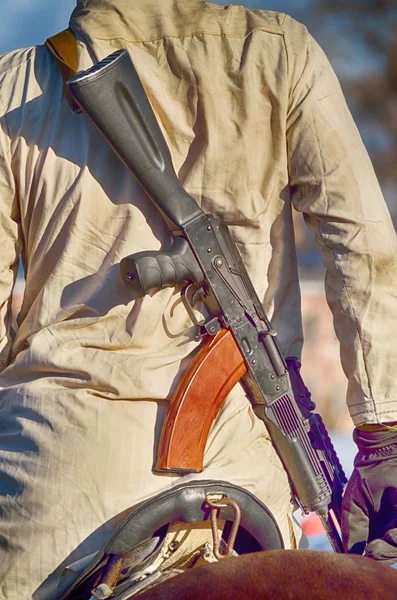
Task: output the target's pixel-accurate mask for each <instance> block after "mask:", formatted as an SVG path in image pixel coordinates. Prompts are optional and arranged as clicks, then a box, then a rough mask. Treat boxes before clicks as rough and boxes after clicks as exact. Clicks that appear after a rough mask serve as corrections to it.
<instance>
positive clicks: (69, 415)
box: [0, 0, 397, 600]
mask: <svg viewBox="0 0 397 600" xmlns="http://www.w3.org/2000/svg"><path fill="white" fill-rule="evenodd" d="M70 26H71V28H72V30H73V32H74V33H75V35H76V37H77V39H78V49H79V69H85V68H88V67H89V66H90V65H92V64H93V62H95V61H97V60H99V59H102V58H103V57H105V56H106V55H108V54H109V53H110V52H112V51H113V50H115V49H118V48H122V47H124V48H127V49H128V51H129V52H130V54H131V57H132V59H133V62H134V64H135V66H136V68H137V71H138V73H139V76H140V78H141V80H142V82H143V85H144V87H145V90H146V92H147V94H148V96H149V98H150V101H151V104H152V106H153V108H154V111H155V113H156V116H157V119H158V121H159V124H160V127H161V129H162V131H163V133H164V135H165V138H166V140H167V143H168V145H169V147H170V150H171V154H172V158H173V162H174V166H175V168H176V171H177V173H178V175H179V177H180V180H181V181H182V183H183V185H184V186H185V188H186V189H187V191H188V192H189V193H190V194H191V195H193V197H194V198H195V199H196V200H197V202H198V203H199V204H200V205H201V206H202V208H203V209H204V210H205V211H206V212H213V213H215V214H216V215H217V216H218V217H219V218H221V219H222V220H223V221H224V222H225V223H226V224H227V225H228V226H229V227H230V230H231V232H232V234H233V236H234V238H235V240H236V242H237V244H238V247H239V250H240V252H241V254H242V256H243V259H244V261H245V264H246V266H247V268H248V270H249V273H250V275H251V277H252V280H253V282H254V285H255V287H256V290H257V292H258V294H259V296H260V297H261V298H262V299H263V304H264V308H265V310H266V312H267V314H268V315H269V317H270V318H271V320H272V324H273V326H274V327H275V329H276V330H277V331H278V333H279V336H278V339H279V342H280V345H281V348H282V351H283V353H284V355H285V356H291V355H300V352H301V347H302V326H301V315H300V309H299V304H300V296H299V285H298V276H297V267H296V252H295V244H294V235H293V225H292V207H294V208H295V209H296V210H298V211H301V212H303V213H304V216H305V219H306V222H307V223H308V225H309V227H311V229H312V230H313V231H314V232H315V235H316V239H317V241H318V243H319V244H320V246H321V248H322V252H323V257H324V262H325V266H326V269H327V277H326V293H327V299H328V302H329V305H330V307H331V309H332V311H333V314H334V319H335V327H336V332H337V335H338V338H339V340H340V344H341V355H342V362H343V367H344V369H345V372H346V375H347V376H348V379H349V388H348V398H347V401H348V404H349V408H350V412H351V415H352V418H353V420H354V422H355V424H356V425H361V424H365V423H378V422H390V421H396V420H397V391H396V384H395V378H394V373H395V372H397V353H396V345H395V344H394V327H393V324H394V323H395V318H396V315H397V304H396V302H395V296H396V290H397V270H396V258H397V253H396V240H395V233H394V230H393V226H392V224H391V221H390V217H389V214H388V211H387V209H386V206H385V203H384V201H383V198H382V195H381V192H380V190H379V186H378V183H377V181H376V178H375V175H374V173H373V169H372V167H371V164H370V162H369V159H368V157H367V154H366V152H365V150H364V148H363V145H362V142H361V140H360V137H359V135H358V132H357V130H356V128H355V126H354V123H353V121H352V118H351V116H350V114H349V112H348V109H347V107H346V104H345V102H344V99H343V96H342V93H341V90H340V87H339V85H338V82H337V80H336V78H335V75H334V74H333V72H332V69H331V68H330V66H329V63H328V61H327V59H326V57H325V56H324V54H323V52H322V51H321V49H320V48H319V47H318V45H317V44H316V43H315V42H314V41H313V39H312V38H311V37H310V35H309V34H308V33H307V30H306V29H305V27H303V26H302V25H300V24H298V23H296V22H295V21H293V20H292V19H291V18H289V17H287V16H285V15H282V14H277V13H271V12H267V11H252V10H247V9H245V8H243V7H241V6H233V5H230V6H228V7H221V6H216V5H212V4H208V3H205V2H202V1H201V0H162V1H161V2H158V1H157V0H129V1H127V0H101V1H100V2H99V1H94V0H78V2H77V7H76V9H75V11H74V12H73V14H72V17H71V21H70ZM54 33H55V32H54ZM0 84H1V98H0V107H1V110H0V124H1V129H0V198H1V219H0V240H1V248H2V254H1V257H0V260H1V270H0V273H1V276H0V295H1V300H0V306H1V321H0V351H1V353H0V365H1V369H2V372H1V374H0V410H1V413H0V414H1V425H0V449H1V450H0V473H1V478H0V510H1V517H2V519H1V523H0V598H2V599H7V600H15V599H16V598H18V599H20V600H25V599H27V598H30V597H33V598H34V599H35V600H37V599H45V600H49V599H52V598H54V597H55V595H56V592H55V589H56V585H57V576H52V577H50V578H49V579H48V580H47V581H46V578H47V577H48V576H49V575H50V574H51V573H53V571H54V570H55V569H57V571H56V575H58V574H59V573H60V572H61V571H62V568H63V566H65V565H67V564H68V563H70V562H72V560H73V559H76V558H78V557H80V556H82V555H84V554H89V553H90V552H93V551H94V550H96V549H97V548H98V547H100V546H101V545H102V544H103V542H104V540H106V539H107V537H108V536H109V534H110V533H109V532H110V531H111V530H112V528H113V527H114V525H115V523H117V522H118V520H119V518H120V515H121V514H122V513H123V511H125V510H126V509H128V508H129V507H130V506H132V505H135V504H137V503H139V502H141V501H142V500H144V499H146V498H148V497H150V496H152V495H154V494H155V493H157V492H158V491H160V490H163V489H165V488H168V487H170V486H173V485H175V484H176V483H179V482H180V481H181V478H180V477H178V476H175V475H169V476H166V475H158V474H156V475H155V474H153V473H152V471H151V469H152V464H153V453H154V447H155V440H157V439H158V433H159V428H160V426H161V422H162V419H163V416H164V414H165V410H166V407H167V398H169V397H170V395H171V393H172V391H173V390H174V388H175V385H176V384H177V382H178V380H179V378H180V376H181V373H182V371H183V369H184V368H185V367H186V366H187V365H188V364H189V362H190V360H191V356H192V353H194V352H195V351H196V349H197V345H198V342H197V341H196V340H195V328H194V327H193V326H192V323H191V322H190V320H189V317H188V315H187V313H186V311H185V309H184V308H183V305H182V304H181V302H180V295H179V291H178V290H173V289H166V290H163V291H161V292H160V293H158V294H156V295H155V296H153V297H145V298H144V299H143V300H139V301H133V300H132V299H131V296H130V293H129V291H128V290H127V289H126V288H125V286H124V284H123V282H122V281H121V278H120V275H119V263H120V260H121V259H122V258H123V257H124V256H126V255H129V254H132V253H134V252H138V251H141V250H154V249H159V248H167V244H168V243H169V234H168V231H167V229H166V226H165V224H164V222H163V221H162V218H161V217H160V215H159V214H158V212H157V211H156V210H155V208H154V207H153V206H152V204H151V203H149V202H148V200H147V198H146V197H145V196H144V194H143V192H142V191H141V190H140V188H139V187H138V185H137V184H136V183H135V182H134V181H133V179H132V178H131V176H130V175H129V173H128V172H127V171H126V169H125V168H124V167H123V166H122V165H121V164H120V162H119V160H118V159H117V158H116V157H115V156H114V155H113V153H112V151H111V150H110V149H109V148H108V147H107V145H106V143H105V142H104V141H103V140H102V139H101V138H100V136H99V134H98V133H97V132H96V131H95V130H94V129H93V127H92V126H91V125H90V124H89V122H88V121H87V120H86V118H85V117H84V116H83V115H75V114H72V112H71V111H70V109H69V106H68V104H67V102H66V100H65V97H64V93H63V85H62V79H61V77H60V75H59V72H58V69H57V65H56V63H55V61H54V59H53V57H52V56H51V55H50V53H49V52H48V50H47V48H46V47H45V46H38V47H34V48H28V49H25V50H19V51H16V52H12V53H9V54H6V55H4V56H2V57H1V58H0ZM20 254H21V256H22V260H23V263H24V267H25V275H26V291H25V296H24V300H23V305H22V309H21V312H20V314H19V318H18V323H19V328H18V332H17V334H16V336H15V337H13V336H12V334H11V331H10V297H11V293H12V289H13V285H14V282H15V277H16V270H17V259H18V256H19V255H20ZM188 478H205V479H223V480H228V481H230V482H233V483H235V484H237V485H240V486H242V487H245V488H246V489H248V490H250V491H251V492H253V493H254V494H256V495H257V496H258V497H259V498H260V499H261V500H262V501H263V502H264V503H265V504H267V505H268V507H269V508H270V510H271V511H272V512H273V514H274V515H275V517H276V519H277V521H278V523H279V526H280V528H281V532H282V535H283V537H284V541H285V544H286V546H287V547H289V546H291V545H292V546H293V545H295V544H296V539H295V537H296V535H295V534H294V526H293V522H292V519H291V514H292V507H291V504H290V494H289V488H288V483H287V478H286V475H285V473H284V471H283V469H282V467H281V464H280V461H279V459H278V458H277V456H276V455H275V453H274V451H273V449H272V446H271V444H270V442H269V439H268V436H267V433H266V431H265V428H264V426H263V424H262V422H261V421H259V420H258V419H257V418H256V417H255V415H254V414H253V411H252V409H251V407H250V404H249V402H248V400H247V399H246V398H245V396H244V394H243V392H242V390H241V389H240V386H239V385H238V386H236V388H235V389H234V390H233V392H232V393H231V394H230V396H229V398H228V399H227V401H226V403H225V405H224V407H223V408H222V411H221V413H220V415H219V417H218V418H217V420H216V422H215V424H214V426H213V428H212V431H211V433H210V436H209V439H208V443H207V447H206V453H205V469H204V471H203V473H202V474H200V475H195V476H193V475H189V476H187V477H185V478H184V480H187V479H188ZM105 523H108V525H106V526H105V525H104V524H105ZM295 531H296V530H295ZM76 548H77V549H78V550H77V551H76ZM72 552H74V553H73V554H72V555H71V553H72ZM42 582H44V583H42ZM54 582H55V583H54Z"/></svg>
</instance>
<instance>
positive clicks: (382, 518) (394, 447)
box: [342, 429, 397, 564]
mask: <svg viewBox="0 0 397 600" xmlns="http://www.w3.org/2000/svg"><path fill="white" fill-rule="evenodd" d="M353 439H354V441H355V442H356V444H357V446H358V454H357V456H356V458H355V460H354V471H353V474H352V476H351V478H350V481H349V483H348V484H347V488H346V491H345V494H344V497H343V502H342V538H343V544H344V547H345V550H346V551H347V552H352V553H354V554H362V553H363V552H364V551H365V554H366V556H369V557H371V558H374V559H376V560H379V561H382V562H384V563H385V564H393V563H394V562H396V561H397V431H395V430H389V431H376V432H375V431H371V432H366V431H360V430H359V429H355V430H354V434H353Z"/></svg>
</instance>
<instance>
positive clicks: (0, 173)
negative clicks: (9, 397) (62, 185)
mask: <svg viewBox="0 0 397 600" xmlns="http://www.w3.org/2000/svg"><path fill="white" fill-rule="evenodd" d="M19 220H20V219H19V210H18V204H17V198H16V189H15V182H14V177H13V174H12V170H11V157H10V143H9V138H8V135H7V127H6V123H5V119H4V116H3V112H2V111H1V109H0V248H1V252H0V372H1V371H3V370H4V369H5V368H6V366H7V364H8V360H9V354H10V349H11V336H12V332H11V317H12V315H11V303H12V291H13V288H14V283H15V279H16V275H17V270H18V257H19V254H20V240H19V225H18V224H19Z"/></svg>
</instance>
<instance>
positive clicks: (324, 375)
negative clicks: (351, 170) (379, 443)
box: [0, 0, 397, 470]
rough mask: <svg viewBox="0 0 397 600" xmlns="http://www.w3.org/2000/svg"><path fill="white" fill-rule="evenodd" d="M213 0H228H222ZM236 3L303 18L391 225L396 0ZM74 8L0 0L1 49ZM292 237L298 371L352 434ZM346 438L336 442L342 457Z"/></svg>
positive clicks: (307, 239)
mask: <svg viewBox="0 0 397 600" xmlns="http://www.w3.org/2000/svg"><path fill="white" fill-rule="evenodd" d="M132 1H133V0H132ZM159 1H161V0H159ZM217 3H218V4H228V2H224V1H222V0H218V2H217ZM234 3H235V4H237V3H239V4H244V5H246V6H248V7H250V8H255V9H263V8H266V9H269V10H275V11H280V12H287V13H289V14H290V15H291V16H293V17H294V18H296V19H297V20H299V21H301V22H303V23H305V24H306V25H307V27H308V28H309V30H310V32H311V33H312V34H313V35H314V36H315V38H316V39H317V40H318V41H319V42H320V44H321V45H322V46H323V48H324V50H325V51H326V53H327V55H328V57H329V59H330V61H331V63H332V64H333V66H334V69H335V71H336V72H337V74H338V76H339V79H340V81H341V84H342V87H343V90H344V92H345V95H346V98H347V102H348V104H349V106H350V109H351V111H352V113H353V116H354V118H355V120H356V123H357V125H358V128H359V130H360V132H361V135H362V138H363V140H364V143H365V145H366V147H367V149H368V152H369V154H370V156H371V158H372V161H373V164H374V167H375V170H376V172H377V175H378V177H379V180H380V183H381V186H382V189H383V192H384V195H385V198H386V201H387V203H388V205H389V209H390V212H391V214H392V218H393V220H394V223H395V224H396V222H397V201H396V198H397V168H396V165H397V36H396V32H397V2H396V0H354V2H346V0H300V1H299V0H294V1H289V0H265V1H261V0H246V1H245V2H243V1H241V2H234ZM74 6H75V0H63V1H62V2H52V1H51V0H35V2H29V1H28V0H3V2H2V9H1V22H0V53H3V52H6V51H9V50H13V49H15V48H19V47H25V46H30V45H34V44H41V43H43V41H44V40H45V39H46V38H47V37H48V36H49V35H51V34H54V33H56V32H58V31H60V30H61V29H64V28H65V27H67V25H68V19H69V15H70V13H71V11H72V10H73V8H74ZM296 237H297V246H298V253H299V254H298V258H299V269H300V275H301V282H302V283H301V287H302V296H303V314H304V328H305V349H304V356H303V373H304V377H305V380H306V384H307V385H308V387H309V389H310V390H311V392H312V396H313V399H314V400H315V402H316V403H317V405H318V408H319V410H320V412H321V413H322V414H323V418H324V420H325V422H326V424H327V426H328V427H329V428H330V429H331V430H333V431H334V439H335V440H336V441H337V440H338V438H339V437H341V439H343V440H345V439H348V437H350V436H348V435H347V434H349V433H350V431H351V429H352V423H351V420H350V418H349V416H348V413H347V410H346V406H345V393H346V379H345V376H344V374H343V372H342V369H341V367H340V363H339V348H338V344H337V341H336V338H335V334H334V331H333V326H332V320H331V315H330V311H329V309H328V307H327V305H326V302H325V299H324V284H323V280H324V273H323V268H322V262H321V255H320V252H319V250H318V249H317V247H316V244H315V241H314V237H313V235H312V234H311V232H309V230H308V229H307V228H306V226H305V225H304V224H303V221H302V220H301V218H300V216H299V215H296ZM22 293H23V281H22V280H21V278H20V280H19V281H18V285H17V287H16V290H15V298H14V303H15V309H16V310H17V309H18V305H19V303H20V299H21V294H22ZM336 443H337V444H338V441H337V442H336ZM346 444H347V446H348V450H347V451H346V452H347V456H348V458H347V459H346V460H347V461H348V462H349V465H350V464H351V454H352V449H351V448H352V447H351V446H349V445H348V444H349V442H346ZM346 444H345V445H343V444H342V446H341V448H342V449H341V453H342V455H343V456H342V460H344V454H345V451H344V450H343V448H345V446H346ZM348 470H349V467H348Z"/></svg>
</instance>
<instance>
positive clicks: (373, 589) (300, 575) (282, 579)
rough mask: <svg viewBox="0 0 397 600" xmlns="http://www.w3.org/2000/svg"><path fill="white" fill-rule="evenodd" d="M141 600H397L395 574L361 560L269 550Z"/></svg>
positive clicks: (170, 583)
mask: <svg viewBox="0 0 397 600" xmlns="http://www.w3.org/2000/svg"><path fill="white" fill-rule="evenodd" d="M137 598H139V600H243V599H248V600H256V599H259V598H260V599H261V600H267V599H269V600H278V599H280V600H281V599H282V600H331V599H334V598H335V599H337V600H396V599H397V571H394V570H393V569H391V568H390V567H387V566H385V565H382V564H379V563H376V562H375V561H373V560H371V559H369V558H364V557H361V556H353V555H340V554H332V553H328V552H315V551H312V550H270V551H267V552H256V553H254V554H245V555H243V556H240V557H238V558H228V559H225V560H222V561H220V562H218V563H212V564H208V565H205V566H202V567H197V568H194V569H191V570H189V571H186V572H185V573H182V574H180V575H176V576H175V577H173V578H171V579H167V580H166V581H164V582H163V583H160V584H159V585H157V586H154V587H152V588H150V589H147V590H146V591H145V592H143V593H141V594H139V595H138V596H137Z"/></svg>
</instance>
